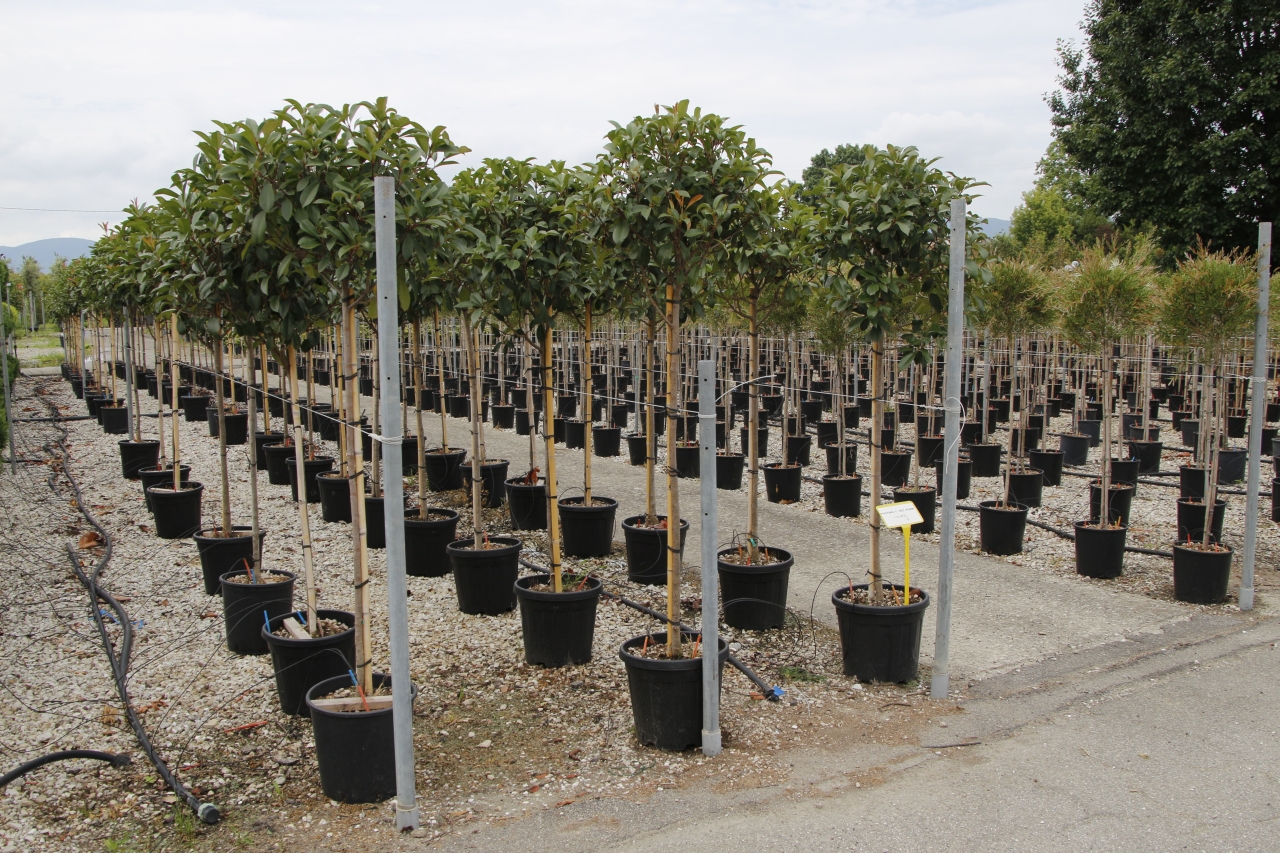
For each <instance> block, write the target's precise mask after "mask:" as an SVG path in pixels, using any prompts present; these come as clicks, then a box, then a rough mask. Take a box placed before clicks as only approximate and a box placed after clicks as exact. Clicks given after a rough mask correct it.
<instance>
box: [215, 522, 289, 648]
mask: <svg viewBox="0 0 1280 853" xmlns="http://www.w3.org/2000/svg"><path fill="white" fill-rule="evenodd" d="M245 538H246V539H247V538H249V537H245ZM261 581H262V582H261V583H254V579H253V578H251V577H249V575H247V574H245V571H244V566H241V567H240V568H239V569H236V570H234V571H229V572H224V573H223V574H222V575H221V576H220V577H219V578H217V579H216V582H217V584H218V586H219V587H220V588H221V589H222V615H223V621H224V623H225V625H226V631H227V648H228V649H230V650H231V651H232V652H234V653H235V654H238V655H265V654H266V653H267V652H268V651H270V649H269V648H268V647H267V641H266V638H265V637H263V636H262V633H263V631H262V629H263V628H264V627H266V623H267V622H268V621H269V620H270V619H273V618H275V617H278V616H287V615H288V614H289V613H291V612H292V611H293V585H294V576H293V575H292V574H290V573H289V572H281V571H275V570H268V571H264V572H262V577H261Z"/></svg>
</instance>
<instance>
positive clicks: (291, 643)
mask: <svg viewBox="0 0 1280 853" xmlns="http://www.w3.org/2000/svg"><path fill="white" fill-rule="evenodd" d="M302 613H303V610H296V609H295V610H290V611H289V612H288V613H284V614H281V615H280V616H276V617H274V618H273V619H272V620H271V621H272V622H273V623H274V622H276V621H277V620H279V621H281V622H283V621H284V620H285V618H286V617H289V616H297V615H299V614H302ZM334 614H337V615H336V616H335V615H334ZM338 616H342V617H345V618H338ZM316 618H318V619H332V620H334V621H335V622H340V623H341V624H343V625H346V626H347V630H345V631H339V632H338V633H336V634H330V635H329V636H327V637H307V638H306V639H305V640H299V639H297V638H295V637H277V636H276V635H275V634H272V633H271V632H269V631H268V630H267V626H266V625H263V626H262V627H261V628H259V629H258V630H259V631H260V632H262V635H263V637H265V638H266V641H267V643H268V644H270V643H279V644H280V645H282V646H285V647H286V648H298V647H301V646H305V645H307V644H309V643H336V642H337V641H338V640H341V639H342V638H343V637H344V636H346V635H347V634H349V633H352V632H354V631H355V629H356V628H355V621H356V615H355V614H354V613H352V612H351V611H349V610H327V609H323V608H321V609H317V610H316ZM348 620H350V624H347V623H348Z"/></svg>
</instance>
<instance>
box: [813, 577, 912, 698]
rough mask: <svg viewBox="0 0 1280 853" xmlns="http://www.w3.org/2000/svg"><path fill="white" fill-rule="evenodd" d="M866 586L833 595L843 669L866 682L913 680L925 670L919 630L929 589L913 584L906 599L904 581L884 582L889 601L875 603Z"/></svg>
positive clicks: (858, 585) (859, 585) (847, 673)
mask: <svg viewBox="0 0 1280 853" xmlns="http://www.w3.org/2000/svg"><path fill="white" fill-rule="evenodd" d="M867 590H868V585H867V584H857V585H854V586H852V587H849V586H843V587H840V588H839V589H837V590H836V591H835V592H834V593H832V594H831V603H832V604H833V605H835V608H836V620H837V623H838V624H839V627H840V647H841V653H842V658H843V668H844V674H845V675H848V676H852V677H854V678H857V679H858V680H859V681H863V682H873V681H892V682H899V683H901V682H906V681H914V680H915V679H916V677H917V676H918V675H919V673H920V633H921V629H922V628H923V626H924V611H925V610H926V609H928V607H929V594H928V593H926V592H925V591H924V590H921V589H916V588H915V587H912V589H911V594H910V600H909V601H908V602H907V603H905V604H904V603H902V585H901V584H884V590H885V593H886V601H887V602H889V603H887V604H885V605H881V606H874V605H872V604H871V603H870V600H869V597H868V595H867ZM895 602H896V603H895Z"/></svg>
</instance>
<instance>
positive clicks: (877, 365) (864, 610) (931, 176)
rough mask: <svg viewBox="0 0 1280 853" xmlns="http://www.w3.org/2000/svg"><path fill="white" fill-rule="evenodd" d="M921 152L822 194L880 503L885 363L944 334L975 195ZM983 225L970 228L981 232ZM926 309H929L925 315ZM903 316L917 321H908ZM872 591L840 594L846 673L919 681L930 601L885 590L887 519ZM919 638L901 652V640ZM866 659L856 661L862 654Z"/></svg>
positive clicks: (873, 557)
mask: <svg viewBox="0 0 1280 853" xmlns="http://www.w3.org/2000/svg"><path fill="white" fill-rule="evenodd" d="M933 163H934V161H933V160H928V159H926V158H924V157H922V156H920V154H919V152H918V151H916V149H915V148H896V147H893V146H890V147H889V148H887V149H884V150H881V149H877V148H876V147H875V146H865V147H864V148H863V150H862V158H861V160H860V161H859V162H858V163H857V164H853V165H841V166H837V167H835V168H834V169H832V170H831V171H830V172H828V173H827V174H826V175H825V176H824V179H823V182H822V185H821V188H820V189H819V190H817V192H816V193H815V196H816V198H815V202H814V203H815V207H816V210H817V213H818V216H819V224H818V226H817V227H818V239H817V243H818V249H817V252H818V256H819V259H820V261H821V263H822V264H823V267H824V273H825V274H824V284H825V286H826V287H827V288H828V289H829V290H830V293H831V302H830V306H831V310H833V311H839V312H841V313H843V314H845V315H846V316H847V317H848V318H849V323H850V326H851V327H852V328H853V329H854V330H855V331H856V333H857V334H858V335H859V337H861V338H862V339H864V340H866V341H868V342H869V343H870V344H871V385H870V394H871V400H872V405H871V442H870V443H871V472H870V476H871V499H872V503H873V504H878V503H879V501H880V485H881V483H880V481H881V451H882V447H881V436H882V427H883V423H884V417H883V415H884V399H885V390H884V388H885V383H884V378H883V377H884V366H885V365H884V360H885V347H886V345H887V344H888V343H889V339H890V336H891V335H893V334H895V333H896V334H898V335H899V336H900V337H901V340H902V342H903V348H902V351H903V352H904V355H906V356H909V357H914V354H915V353H920V352H923V351H924V349H925V347H926V345H927V342H928V340H929V339H930V338H931V337H934V336H936V335H937V334H938V333H939V332H940V331H941V328H942V324H943V319H944V317H945V313H946V310H945V306H946V296H947V287H946V282H947V260H948V256H947V252H948V249H947V246H948V221H949V216H950V205H951V200H952V199H953V198H956V197H958V196H964V197H966V198H967V196H965V193H966V190H967V189H969V188H970V187H971V186H975V185H974V184H973V183H972V182H970V181H969V180H967V179H964V178H957V177H956V176H954V175H952V174H950V173H944V172H942V171H941V170H939V169H936V168H935V167H934V166H933ZM976 225H977V220H976V218H972V217H971V219H970V222H969V227H974V228H976ZM926 306H927V310H925V308H926ZM904 315H908V316H911V317H912V320H911V321H910V322H904ZM870 526H871V554H870V565H869V566H868V569H867V572H866V574H867V576H868V583H863V584H855V583H853V582H852V581H851V582H850V583H849V585H848V586H846V587H842V588H841V589H839V590H837V591H836V592H835V593H833V594H832V597H831V599H832V603H833V605H834V606H835V607H836V611H837V615H838V617H839V619H840V628H841V637H842V643H843V644H844V646H845V655H844V671H845V673H846V674H847V675H856V676H857V677H858V678H860V679H862V680H866V681H872V680H891V681H905V680H910V679H911V678H914V677H915V673H916V670H917V666H918V658H919V638H920V630H921V625H922V622H923V618H924V610H925V608H927V607H928V606H929V597H928V595H927V593H925V592H924V590H920V589H915V588H912V589H910V590H907V589H903V587H902V586H901V585H896V586H895V585H892V584H887V583H885V582H884V579H883V573H882V572H881V568H880V518H879V514H878V513H877V512H875V511H874V510H873V511H872V513H871V519H870ZM903 632H905V636H907V637H910V638H913V639H912V640H911V641H909V642H906V643H900V642H898V641H897V640H896V639H894V638H896V637H900V636H903V635H904V633H903ZM855 645H856V646H857V652H856V653H855V652H854V646H855Z"/></svg>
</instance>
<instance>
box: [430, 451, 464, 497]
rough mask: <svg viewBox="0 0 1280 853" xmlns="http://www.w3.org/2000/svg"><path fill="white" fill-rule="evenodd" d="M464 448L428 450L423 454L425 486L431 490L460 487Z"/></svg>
mask: <svg viewBox="0 0 1280 853" xmlns="http://www.w3.org/2000/svg"><path fill="white" fill-rule="evenodd" d="M466 455H467V452H466V451H465V450H447V451H446V450H442V449H433V450H428V451H427V452H426V454H424V456H425V459H426V466H427V488H428V489H430V490H431V491H433V492H451V491H454V490H456V489H461V488H462V467H463V465H462V461H463V459H465V458H466Z"/></svg>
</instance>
